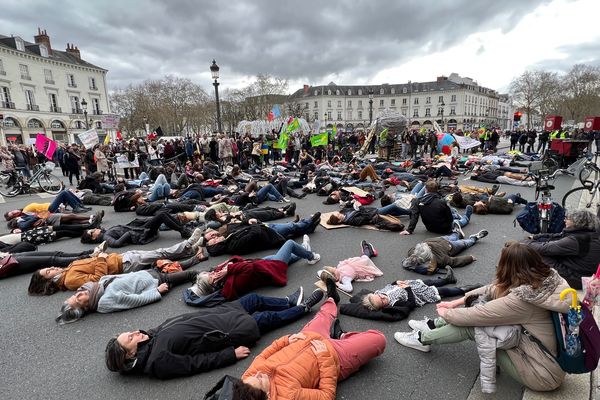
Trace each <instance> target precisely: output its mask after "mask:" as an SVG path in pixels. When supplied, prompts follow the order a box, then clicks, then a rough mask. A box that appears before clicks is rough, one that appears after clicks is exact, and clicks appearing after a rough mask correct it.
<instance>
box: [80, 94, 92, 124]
mask: <svg viewBox="0 0 600 400" xmlns="http://www.w3.org/2000/svg"><path fill="white" fill-rule="evenodd" d="M81 108H82V109H83V118H85V130H89V129H90V123H89V122H88V119H87V101H85V99H81Z"/></svg>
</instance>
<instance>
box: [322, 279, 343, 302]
mask: <svg viewBox="0 0 600 400" xmlns="http://www.w3.org/2000/svg"><path fill="white" fill-rule="evenodd" d="M325 286H327V297H331V298H332V299H333V301H334V302H335V304H339V302H340V295H339V293H338V291H337V286H336V285H335V281H334V280H333V279H331V278H329V277H327V278H325Z"/></svg>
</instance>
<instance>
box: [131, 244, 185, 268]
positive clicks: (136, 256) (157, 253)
mask: <svg viewBox="0 0 600 400" xmlns="http://www.w3.org/2000/svg"><path fill="white" fill-rule="evenodd" d="M192 255H194V250H193V249H192V246H191V244H190V243H189V242H188V241H187V240H183V241H181V242H179V243H176V244H174V245H173V246H171V247H167V248H162V249H156V250H130V251H126V252H125V253H123V273H128V272H134V271H139V270H142V269H145V268H147V267H148V266H149V265H152V264H153V263H154V262H156V261H157V260H161V259H168V260H171V261H177V260H179V259H182V258H186V257H190V256H192Z"/></svg>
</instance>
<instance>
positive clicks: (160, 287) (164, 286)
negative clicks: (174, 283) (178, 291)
mask: <svg viewBox="0 0 600 400" xmlns="http://www.w3.org/2000/svg"><path fill="white" fill-rule="evenodd" d="M168 291H169V284H168V283H166V282H164V283H161V284H160V285H158V293H160V294H165V293H167V292H168Z"/></svg>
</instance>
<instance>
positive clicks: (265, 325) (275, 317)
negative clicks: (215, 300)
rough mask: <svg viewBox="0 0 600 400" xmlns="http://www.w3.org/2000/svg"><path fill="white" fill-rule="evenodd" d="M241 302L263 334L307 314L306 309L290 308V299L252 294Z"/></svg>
mask: <svg viewBox="0 0 600 400" xmlns="http://www.w3.org/2000/svg"><path fill="white" fill-rule="evenodd" d="M239 302H240V304H241V305H242V307H244V310H246V312H248V314H251V315H252V318H254V320H255V321H256V324H257V325H258V329H259V330H260V333H261V334H264V333H267V332H269V331H272V330H273V329H277V328H280V327H282V326H285V325H287V324H289V323H291V322H294V321H296V320H297V319H299V318H300V317H301V316H302V315H304V313H305V309H304V307H301V306H294V307H290V305H289V302H288V299H286V298H282V297H266V296H261V295H258V294H256V293H251V294H247V295H245V296H242V297H240V299H239Z"/></svg>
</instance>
